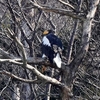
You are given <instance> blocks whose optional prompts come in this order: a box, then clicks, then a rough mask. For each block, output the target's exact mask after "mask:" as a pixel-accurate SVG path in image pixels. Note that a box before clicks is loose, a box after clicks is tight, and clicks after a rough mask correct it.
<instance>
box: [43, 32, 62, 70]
mask: <svg viewBox="0 0 100 100" xmlns="http://www.w3.org/2000/svg"><path fill="white" fill-rule="evenodd" d="M43 35H44V36H43V39H42V54H43V55H42V58H45V57H47V58H48V59H49V61H50V63H55V64H56V65H57V67H58V68H61V63H62V61H61V54H62V42H61V40H60V38H58V37H57V36H56V35H54V32H53V31H52V30H48V31H47V30H46V31H44V33H43Z"/></svg>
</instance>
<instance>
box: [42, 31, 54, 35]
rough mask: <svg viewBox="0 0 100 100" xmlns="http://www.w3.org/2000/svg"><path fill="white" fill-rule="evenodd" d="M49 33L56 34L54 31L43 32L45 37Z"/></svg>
mask: <svg viewBox="0 0 100 100" xmlns="http://www.w3.org/2000/svg"><path fill="white" fill-rule="evenodd" d="M49 33H54V31H53V30H45V31H44V32H43V35H47V34H49Z"/></svg>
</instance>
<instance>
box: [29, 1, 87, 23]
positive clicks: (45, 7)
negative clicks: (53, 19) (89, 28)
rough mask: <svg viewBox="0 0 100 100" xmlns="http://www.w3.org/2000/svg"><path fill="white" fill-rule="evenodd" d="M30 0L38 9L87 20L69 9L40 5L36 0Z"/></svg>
mask: <svg viewBox="0 0 100 100" xmlns="http://www.w3.org/2000/svg"><path fill="white" fill-rule="evenodd" d="M30 2H31V3H32V5H33V6H34V7H36V8H38V9H41V10H43V11H47V12H54V13H58V14H61V15H66V16H70V17H72V18H75V19H80V20H82V21H84V20H85V18H84V17H81V16H79V15H77V14H74V13H73V12H70V11H67V10H65V9H58V8H50V7H47V6H40V5H39V4H37V3H36V2H33V1H31V0H30Z"/></svg>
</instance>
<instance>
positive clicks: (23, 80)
mask: <svg viewBox="0 0 100 100" xmlns="http://www.w3.org/2000/svg"><path fill="white" fill-rule="evenodd" d="M0 74H5V75H7V76H10V77H12V78H15V79H17V80H19V81H22V82H26V83H36V82H37V79H34V80H30V79H23V78H20V77H18V76H16V75H14V74H12V73H10V72H7V71H5V70H3V71H0Z"/></svg>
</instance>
